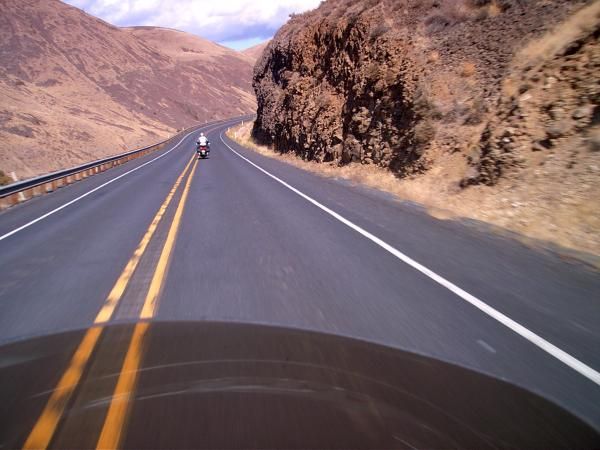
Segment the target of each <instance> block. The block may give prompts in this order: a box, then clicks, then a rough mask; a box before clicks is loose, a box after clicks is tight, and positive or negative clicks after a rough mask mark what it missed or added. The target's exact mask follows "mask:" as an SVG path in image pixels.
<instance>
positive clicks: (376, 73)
mask: <svg viewBox="0 0 600 450" xmlns="http://www.w3.org/2000/svg"><path fill="white" fill-rule="evenodd" d="M365 74H366V76H367V78H368V79H369V80H371V81H377V80H379V79H381V77H382V76H383V71H382V69H381V66H380V65H379V64H378V63H377V62H372V63H371V64H369V66H368V67H367V69H366V71H365Z"/></svg>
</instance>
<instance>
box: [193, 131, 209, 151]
mask: <svg viewBox="0 0 600 450" xmlns="http://www.w3.org/2000/svg"><path fill="white" fill-rule="evenodd" d="M196 144H198V147H200V146H206V151H208V152H210V141H209V140H208V138H207V137H206V136H204V133H202V132H201V133H200V136H198V140H197V141H196Z"/></svg>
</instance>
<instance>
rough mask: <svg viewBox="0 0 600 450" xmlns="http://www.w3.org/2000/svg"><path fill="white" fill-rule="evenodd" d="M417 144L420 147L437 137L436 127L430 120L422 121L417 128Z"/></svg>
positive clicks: (415, 132) (415, 133)
mask: <svg viewBox="0 0 600 450" xmlns="http://www.w3.org/2000/svg"><path fill="white" fill-rule="evenodd" d="M414 135H415V143H416V144H418V145H424V144H427V143H428V142H429V141H431V140H432V139H433V137H434V136H435V126H434V124H433V122H432V121H431V120H429V119H425V120H421V121H420V122H419V123H418V124H417V125H416V126H415V131H414Z"/></svg>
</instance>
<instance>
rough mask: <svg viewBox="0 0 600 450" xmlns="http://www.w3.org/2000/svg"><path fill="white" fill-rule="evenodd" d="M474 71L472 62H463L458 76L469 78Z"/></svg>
mask: <svg viewBox="0 0 600 450" xmlns="http://www.w3.org/2000/svg"><path fill="white" fill-rule="evenodd" d="M475 72H476V68H475V64H473V63H472V62H464V63H463V64H462V67H461V70H460V76H461V77H464V78H469V77H472V76H473V75H475Z"/></svg>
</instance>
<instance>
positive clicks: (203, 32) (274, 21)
mask: <svg viewBox="0 0 600 450" xmlns="http://www.w3.org/2000/svg"><path fill="white" fill-rule="evenodd" d="M64 1H65V3H68V4H70V5H73V6H76V7H78V8H81V9H83V10H85V11H86V12H87V13H89V14H92V15H94V16H96V17H100V18H101V19H103V20H105V21H107V22H109V23H111V24H113V25H117V26H133V25H154V26H159V27H167V28H175V29H178V30H182V31H187V32H189V33H193V34H196V35H198V36H202V37H204V38H207V39H210V40H212V41H215V42H218V43H220V44H222V45H226V46H227V47H231V48H234V49H236V50H243V49H245V48H248V47H251V46H253V45H256V44H258V43H260V42H263V41H265V40H267V39H269V38H271V37H272V36H273V34H275V32H276V31H277V29H278V28H279V27H280V26H281V25H283V24H284V23H285V22H286V21H287V19H288V17H289V15H290V14H291V13H301V12H304V11H307V10H309V9H313V8H316V7H317V6H319V4H320V3H321V0H279V1H275V0H273V1H269V0H64Z"/></svg>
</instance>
